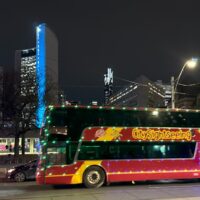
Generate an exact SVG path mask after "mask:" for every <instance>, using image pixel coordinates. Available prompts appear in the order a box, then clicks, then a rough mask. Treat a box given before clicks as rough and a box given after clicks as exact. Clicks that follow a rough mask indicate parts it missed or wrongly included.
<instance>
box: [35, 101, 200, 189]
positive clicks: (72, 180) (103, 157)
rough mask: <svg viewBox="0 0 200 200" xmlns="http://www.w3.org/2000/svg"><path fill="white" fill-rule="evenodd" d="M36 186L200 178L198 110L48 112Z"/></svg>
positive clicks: (74, 109) (72, 109)
mask: <svg viewBox="0 0 200 200" xmlns="http://www.w3.org/2000/svg"><path fill="white" fill-rule="evenodd" d="M45 121H46V122H45V126H44V127H43V130H42V134H41V144H42V155H41V160H40V164H39V166H38V169H37V178H36V179H37V182H38V183H39V184H81V183H83V184H84V185H85V186H86V187H89V188H95V187H100V186H102V185H103V184H104V183H111V182H125V181H139V180H159V179H191V178H200V162H199V158H200V111H199V110H180V109H176V110H171V109H150V108H127V107H122V108H118V107H102V106H99V107H97V106H78V105H75V106H66V107H62V106H61V107H53V106H51V107H50V108H49V111H47V114H46V120H45Z"/></svg>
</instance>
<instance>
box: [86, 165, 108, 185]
mask: <svg viewBox="0 0 200 200" xmlns="http://www.w3.org/2000/svg"><path fill="white" fill-rule="evenodd" d="M104 182H105V172H104V170H103V169H102V168H101V167H98V166H91V167H89V168H88V169H86V171H85V172H84V174H83V184H84V185H85V187H87V188H98V187H101V186H102V185H103V184H104Z"/></svg>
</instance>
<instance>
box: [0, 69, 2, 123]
mask: <svg viewBox="0 0 200 200" xmlns="http://www.w3.org/2000/svg"><path fill="white" fill-rule="evenodd" d="M2 118H3V67H1V66H0V124H1V123H2Z"/></svg>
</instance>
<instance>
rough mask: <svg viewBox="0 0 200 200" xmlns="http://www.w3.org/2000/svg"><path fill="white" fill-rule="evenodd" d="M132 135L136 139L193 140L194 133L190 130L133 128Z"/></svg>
mask: <svg viewBox="0 0 200 200" xmlns="http://www.w3.org/2000/svg"><path fill="white" fill-rule="evenodd" d="M132 137H133V138H134V139H136V140H153V141H159V140H186V141H191V140H192V133H191V131H190V130H181V129H180V130H179V129H176V130H173V129H170V130H168V129H158V130H154V129H139V128H134V129H133V130H132Z"/></svg>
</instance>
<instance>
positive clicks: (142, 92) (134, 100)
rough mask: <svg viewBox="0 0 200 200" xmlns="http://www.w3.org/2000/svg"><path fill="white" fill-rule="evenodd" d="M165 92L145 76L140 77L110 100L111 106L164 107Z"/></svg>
mask: <svg viewBox="0 0 200 200" xmlns="http://www.w3.org/2000/svg"><path fill="white" fill-rule="evenodd" d="M164 95H165V94H164V90H163V88H162V87H160V86H158V85H156V84H155V83H154V82H152V81H150V80H149V79H148V78H147V77H145V76H140V77H138V78H137V79H136V80H135V81H134V82H133V83H131V84H129V85H127V86H126V87H124V88H123V89H121V90H119V91H118V92H117V93H115V94H113V95H112V96H111V97H110V98H109V105H115V106H133V107H164Z"/></svg>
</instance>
